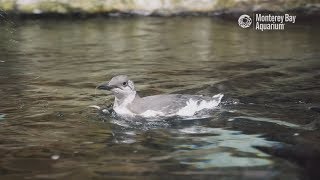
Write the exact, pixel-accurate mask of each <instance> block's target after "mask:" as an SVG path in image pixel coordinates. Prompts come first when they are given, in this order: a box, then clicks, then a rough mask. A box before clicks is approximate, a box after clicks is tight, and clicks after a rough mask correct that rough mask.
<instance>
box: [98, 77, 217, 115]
mask: <svg viewBox="0 0 320 180" xmlns="http://www.w3.org/2000/svg"><path fill="white" fill-rule="evenodd" d="M98 89H101V90H109V91H111V92H112V93H113V95H114V96H115V100H114V104H113V110H114V111H115V112H116V113H117V114H118V115H124V116H135V115H140V116H143V117H152V116H175V115H178V116H193V115H195V114H196V113H197V112H199V111H201V110H203V109H213V108H215V107H217V106H218V105H219V103H220V101H221V99H222V97H223V94H217V95H215V96H213V97H207V96H202V95H184V94H161V95H154V96H146V97H140V96H139V95H138V93H137V91H136V88H135V86H134V82H133V81H132V80H130V79H129V78H128V76H126V75H118V76H115V77H113V78H112V79H111V80H110V81H109V82H107V83H104V84H102V85H100V86H98Z"/></svg>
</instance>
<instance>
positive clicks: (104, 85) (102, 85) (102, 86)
mask: <svg viewBox="0 0 320 180" xmlns="http://www.w3.org/2000/svg"><path fill="white" fill-rule="evenodd" d="M113 88H114V86H112V85H109V84H108V83H107V84H101V85H100V86H98V89H101V90H108V91H110V90H111V89H113Z"/></svg>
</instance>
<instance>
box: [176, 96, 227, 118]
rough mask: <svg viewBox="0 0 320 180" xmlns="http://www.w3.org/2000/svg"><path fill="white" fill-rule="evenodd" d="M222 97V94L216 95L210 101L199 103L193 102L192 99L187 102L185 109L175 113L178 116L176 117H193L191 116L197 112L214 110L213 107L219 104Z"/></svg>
mask: <svg viewBox="0 0 320 180" xmlns="http://www.w3.org/2000/svg"><path fill="white" fill-rule="evenodd" d="M222 97H223V94H217V95H214V96H213V97H212V100H211V101H206V100H202V101H200V102H199V101H195V100H193V99H190V100H189V101H188V102H187V105H186V106H185V107H183V108H182V109H180V110H179V111H178V112H177V113H176V115H178V116H193V115H195V113H196V112H199V111H201V110H204V109H214V108H215V107H217V106H218V105H219V104H220V102H221V99H222Z"/></svg>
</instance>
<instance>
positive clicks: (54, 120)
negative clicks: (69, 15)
mask: <svg viewBox="0 0 320 180" xmlns="http://www.w3.org/2000/svg"><path fill="white" fill-rule="evenodd" d="M319 31H320V26H318V25H314V24H313V25H308V24H298V23H297V25H295V26H292V27H288V28H287V29H286V30H285V31H278V32H259V31H254V30H253V29H241V28H239V27H238V26H237V23H236V22H232V21H223V20H218V19H212V18H201V17H193V18H191V17H187V18H184V17H177V18H109V19H89V20H84V21H81V20H70V19H69V20H52V19H51V20H26V21H15V22H12V21H10V20H7V21H6V22H4V21H2V22H1V26H0V87H1V88H0V97H1V101H0V133H1V137H0V177H1V179H22V178H29V179H90V178H91V179H104V178H109V179H137V178H138V179H142V178H146V179H164V178H169V179H180V178H181V179H186V178H187V179H191V178H193V179H212V178H214V179H239V178H240V179H241V178H242V179H317V177H318V176H319V173H318V172H317V168H316V167H317V165H319V164H320V163H319V162H320V158H319V157H320V156H319V152H320V151H319V150H320V144H319V142H320V141H319V140H320V139H319V137H320V134H319V130H318V129H317V127H318V126H319V123H318V121H319V113H317V112H315V111H312V110H310V107H317V106H319V105H320V104H319V102H320V91H319V89H320V81H319V78H320V62H319V58H320V54H319V52H320V46H319V41H320V39H319V36H318V34H319ZM115 74H127V75H128V76H129V77H130V78H131V79H132V80H133V81H134V82H135V84H136V87H137V89H138V91H139V93H140V95H142V96H145V95H152V94H159V93H186V94H202V95H207V96H212V95H215V94H217V93H223V94H224V95H225V97H224V99H223V103H222V104H221V106H220V107H219V108H218V109H216V110H215V112H214V113H213V114H212V117H210V118H205V119H193V120H181V119H175V118H173V119H166V120H161V119H159V120H158V121H146V120H143V119H141V120H137V121H128V120H119V119H116V118H114V117H111V116H109V115H103V114H102V113H101V112H99V111H97V110H95V109H93V108H90V107H89V106H90V105H99V106H108V105H110V104H112V102H113V97H112V96H111V95H110V94H108V93H105V92H102V91H97V90H95V87H96V86H97V85H99V84H100V83H102V82H105V81H107V80H109V79H110V78H111V77H112V76H113V75H115Z"/></svg>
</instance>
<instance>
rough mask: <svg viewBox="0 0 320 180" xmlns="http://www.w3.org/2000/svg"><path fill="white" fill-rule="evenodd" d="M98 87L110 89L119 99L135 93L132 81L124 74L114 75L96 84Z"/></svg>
mask: <svg viewBox="0 0 320 180" xmlns="http://www.w3.org/2000/svg"><path fill="white" fill-rule="evenodd" d="M98 89H101V90H109V91H111V92H112V93H113V95H114V96H115V97H116V98H117V99H119V100H122V99H126V98H127V97H128V96H130V95H135V94H136V90H135V87H134V83H133V81H131V80H129V78H128V76H126V75H119V76H115V77H113V78H112V79H111V80H110V81H109V82H107V83H105V84H102V85H100V86H98Z"/></svg>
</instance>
